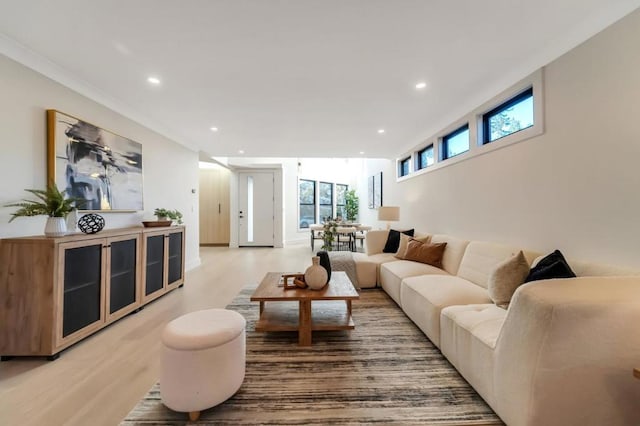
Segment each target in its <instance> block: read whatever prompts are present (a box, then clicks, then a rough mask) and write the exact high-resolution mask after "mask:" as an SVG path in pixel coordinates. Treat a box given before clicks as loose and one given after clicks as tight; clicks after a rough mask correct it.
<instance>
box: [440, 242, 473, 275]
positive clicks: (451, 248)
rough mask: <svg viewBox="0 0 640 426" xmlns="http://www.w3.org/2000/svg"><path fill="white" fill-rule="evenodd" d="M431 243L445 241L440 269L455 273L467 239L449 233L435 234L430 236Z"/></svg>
mask: <svg viewBox="0 0 640 426" xmlns="http://www.w3.org/2000/svg"><path fill="white" fill-rule="evenodd" d="M431 243H433V244H435V243H447V247H446V248H445V250H444V254H443V255H442V269H444V270H445V271H447V272H448V273H450V274H451V275H456V273H457V272H458V268H459V267H460V261H461V260H462V256H464V251H465V249H466V248H467V244H469V241H467V240H461V239H460V238H456V237H452V236H450V235H443V234H436V235H434V236H432V237H431Z"/></svg>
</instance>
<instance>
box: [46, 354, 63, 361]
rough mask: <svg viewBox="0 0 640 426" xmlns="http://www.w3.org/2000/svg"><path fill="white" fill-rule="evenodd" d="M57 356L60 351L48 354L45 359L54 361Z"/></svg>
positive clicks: (58, 356)
mask: <svg viewBox="0 0 640 426" xmlns="http://www.w3.org/2000/svg"><path fill="white" fill-rule="evenodd" d="M58 358H60V352H58V353H57V354H53V355H49V356H48V357H47V361H55V360H56V359H58Z"/></svg>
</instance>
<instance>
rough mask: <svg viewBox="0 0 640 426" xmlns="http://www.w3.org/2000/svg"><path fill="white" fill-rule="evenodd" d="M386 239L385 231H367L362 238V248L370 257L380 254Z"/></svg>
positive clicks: (386, 233)
mask: <svg viewBox="0 0 640 426" xmlns="http://www.w3.org/2000/svg"><path fill="white" fill-rule="evenodd" d="M388 237H389V231H388V230H386V229H375V230H371V231H368V232H367V233H366V234H365V237H364V248H365V250H366V252H367V254H368V255H372V254H378V253H382V250H383V249H384V245H385V244H386V243H387V238H388Z"/></svg>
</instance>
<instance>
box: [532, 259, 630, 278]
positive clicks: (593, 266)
mask: <svg viewBox="0 0 640 426" xmlns="http://www.w3.org/2000/svg"><path fill="white" fill-rule="evenodd" d="M544 257H545V256H544V255H542V256H539V257H537V258H536V259H534V261H533V262H532V265H531V266H536V265H537V264H538V262H540V260H542V259H543V258H544ZM567 263H568V264H569V266H570V267H571V270H572V271H573V272H574V273H575V274H576V275H577V276H578V277H614V276H629V275H640V270H638V269H632V268H627V267H624V266H617V265H608V264H606V263H595V262H582V261H577V260H572V259H567Z"/></svg>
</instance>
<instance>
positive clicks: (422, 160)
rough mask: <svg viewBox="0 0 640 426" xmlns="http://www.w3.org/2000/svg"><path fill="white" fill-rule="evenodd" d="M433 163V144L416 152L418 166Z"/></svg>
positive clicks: (421, 167)
mask: <svg viewBox="0 0 640 426" xmlns="http://www.w3.org/2000/svg"><path fill="white" fill-rule="evenodd" d="M432 164H433V145H430V146H429V147H428V148H425V149H423V150H422V151H420V153H419V154H418V168H420V169H424V168H425V167H427V166H430V165H432Z"/></svg>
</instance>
